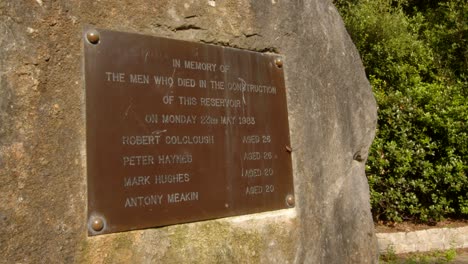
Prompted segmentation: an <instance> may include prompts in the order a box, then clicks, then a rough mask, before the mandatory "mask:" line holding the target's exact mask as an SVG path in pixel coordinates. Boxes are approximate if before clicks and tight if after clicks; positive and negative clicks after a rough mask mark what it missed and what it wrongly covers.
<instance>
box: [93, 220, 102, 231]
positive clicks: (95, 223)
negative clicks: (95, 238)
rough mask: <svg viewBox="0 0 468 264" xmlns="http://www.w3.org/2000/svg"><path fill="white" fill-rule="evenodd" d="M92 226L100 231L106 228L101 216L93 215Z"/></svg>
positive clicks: (94, 229)
mask: <svg viewBox="0 0 468 264" xmlns="http://www.w3.org/2000/svg"><path fill="white" fill-rule="evenodd" d="M91 228H92V229H93V231H95V232H100V231H102V230H103V229H104V220H103V219H102V218H101V217H93V218H92V219H91Z"/></svg>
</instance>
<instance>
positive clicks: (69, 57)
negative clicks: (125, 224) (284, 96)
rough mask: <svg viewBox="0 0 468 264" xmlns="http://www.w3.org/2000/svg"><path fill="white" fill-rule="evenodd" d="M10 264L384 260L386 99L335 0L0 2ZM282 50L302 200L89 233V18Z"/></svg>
mask: <svg viewBox="0 0 468 264" xmlns="http://www.w3.org/2000/svg"><path fill="white" fill-rule="evenodd" d="M0 14H1V16H0V35H1V40H0V49H1V51H2V52H1V53H0V67H1V68H0V85H1V86H0V177H1V179H2V181H1V184H0V201H1V203H0V228H1V230H2V231H1V232H0V255H1V256H2V261H5V262H7V263H14V262H19V263H44V262H47V263H57V262H58V263H73V262H78V263H129V262H132V263H158V262H160V263H170V262H172V263H179V262H187V263H225V262H227V263H229V262H233V263H274V262H276V263H304V262H306V263H375V262H377V243H376V239H375V235H374V230H373V224H372V218H371V215H370V208H369V190H368V185H367V180H366V177H365V174H364V163H365V160H366V158H367V153H368V152H367V151H368V148H369V146H370V144H371V141H372V139H373V136H374V129H375V121H376V106H375V101H374V99H373V96H372V93H371V89H370V86H369V83H368V81H367V80H366V78H365V74H364V70H363V67H362V65H361V62H360V58H359V56H358V54H357V51H356V49H355V47H354V45H353V44H352V42H351V40H350V38H349V36H348V34H347V33H346V31H345V28H344V25H343V23H342V21H341V19H340V17H339V15H338V13H337V11H336V10H335V8H334V7H333V5H332V4H331V3H330V2H329V1H327V0H311V1H292V0H290V1H277V0H261V1H247V0H241V1H214V0H210V1H193V0H186V1H179V0H177V1H174V0H173V1H168V0H164V1H151V2H150V1H144V0H133V1H111V0H101V1H88V0H84V1H83V0H66V1H65V0H58V1H42V0H36V1H2V2H1V3H0ZM89 24H91V25H96V26H97V27H100V28H107V29H113V30H120V31H128V32H138V33H142V34H148V35H155V36H163V37H170V38H176V39H184V40H190V41H200V42H204V43H212V44H218V45H227V46H232V47H237V48H242V49H248V50H254V51H259V52H274V53H280V54H282V55H284V58H285V61H284V69H285V74H286V77H287V80H286V86H287V88H288V107H289V114H290V130H291V140H292V149H293V152H292V153H293V164H294V165H293V166H294V179H295V187H296V208H295V209H289V210H282V211H278V212H272V213H264V214H257V215H252V216H242V217H234V218H227V219H222V220H214V221H205V222H199V223H192V224H186V225H175V226H169V227H163V228H156V229H148V230H142V231H133V232H125V233H118V234H112V235H105V236H97V237H91V238H88V237H87V232H86V163H85V161H86V157H85V155H86V153H85V151H84V149H85V126H84V125H85V120H84V109H85V102H84V84H83V71H82V58H83V55H82V44H81V41H82V40H81V36H82V30H83V27H84V25H89Z"/></svg>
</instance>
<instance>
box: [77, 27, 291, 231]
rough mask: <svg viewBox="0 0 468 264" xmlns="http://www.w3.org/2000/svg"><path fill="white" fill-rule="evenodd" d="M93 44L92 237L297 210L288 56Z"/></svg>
mask: <svg viewBox="0 0 468 264" xmlns="http://www.w3.org/2000/svg"><path fill="white" fill-rule="evenodd" d="M83 38H84V53H85V56H84V57H85V80H86V126H87V127H86V131H87V132H86V136H87V137H86V138H87V142H86V145H87V170H88V233H89V235H98V234H105V233H113V232H119V231H126V230H134V229H141V228H148V227H156V226H164V225H170V224H177V223H186V222H193V221H198V220H206V219H214V218H220V217H226V216H234V215H241V214H249V213H256V212H263V211H269V210H277V209H283V208H288V207H292V206H294V189H293V176H292V165H291V153H290V152H291V149H290V139H289V127H288V114H287V105H286V91H285V89H286V87H285V82H284V73H283V68H282V67H283V65H282V60H281V57H280V56H279V55H274V54H265V53H257V52H251V51H246V50H239V49H233V48H227V47H221V46H214V45H206V44H201V43H193V42H186V41H180V40H173V39H167V38H159V37H153V36H145V35H138V34H130V33H122V32H115V31H109V30H101V29H89V30H85V32H84V34H83Z"/></svg>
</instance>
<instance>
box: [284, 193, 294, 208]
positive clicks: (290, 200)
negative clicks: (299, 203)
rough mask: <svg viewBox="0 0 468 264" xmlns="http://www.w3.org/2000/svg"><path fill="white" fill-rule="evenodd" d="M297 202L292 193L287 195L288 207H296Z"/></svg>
mask: <svg viewBox="0 0 468 264" xmlns="http://www.w3.org/2000/svg"><path fill="white" fill-rule="evenodd" d="M295 203H296V201H295V199H294V195H292V194H288V195H286V205H287V206H288V207H294V205H295Z"/></svg>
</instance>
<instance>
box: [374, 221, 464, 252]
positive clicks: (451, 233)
mask: <svg viewBox="0 0 468 264" xmlns="http://www.w3.org/2000/svg"><path fill="white" fill-rule="evenodd" d="M377 239H378V244H379V251H380V253H382V254H385V253H388V252H389V251H392V252H394V253H396V254H403V253H410V252H424V251H433V250H448V249H453V248H468V227H458V228H434V229H426V230H419V231H413V232H397V233H378V234H377Z"/></svg>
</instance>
